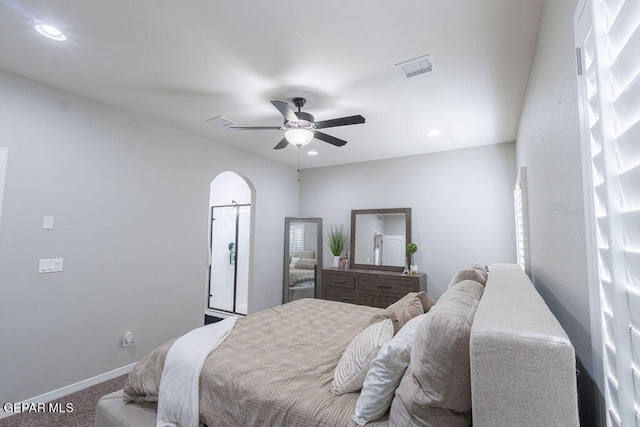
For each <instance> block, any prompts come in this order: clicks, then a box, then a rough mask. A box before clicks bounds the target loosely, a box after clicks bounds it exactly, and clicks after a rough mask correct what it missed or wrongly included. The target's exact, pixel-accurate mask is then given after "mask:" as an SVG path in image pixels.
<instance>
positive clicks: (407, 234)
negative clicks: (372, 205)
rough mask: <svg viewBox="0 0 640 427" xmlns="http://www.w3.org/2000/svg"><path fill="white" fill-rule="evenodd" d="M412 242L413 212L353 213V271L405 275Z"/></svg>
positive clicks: (358, 211) (368, 211)
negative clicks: (401, 273) (363, 270)
mask: <svg viewBox="0 0 640 427" xmlns="http://www.w3.org/2000/svg"><path fill="white" fill-rule="evenodd" d="M410 242H411V208H397V209H360V210H352V211H351V253H350V255H349V257H350V258H351V267H352V268H363V269H369V270H389V271H403V270H404V267H405V263H406V260H407V243H410Z"/></svg>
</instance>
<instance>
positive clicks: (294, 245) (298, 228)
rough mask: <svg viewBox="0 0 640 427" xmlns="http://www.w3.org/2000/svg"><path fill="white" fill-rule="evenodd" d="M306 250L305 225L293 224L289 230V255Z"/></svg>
mask: <svg viewBox="0 0 640 427" xmlns="http://www.w3.org/2000/svg"><path fill="white" fill-rule="evenodd" d="M302 250H304V224H291V227H290V228H289V253H290V254H292V255H293V254H294V253H296V252H298V251H302Z"/></svg>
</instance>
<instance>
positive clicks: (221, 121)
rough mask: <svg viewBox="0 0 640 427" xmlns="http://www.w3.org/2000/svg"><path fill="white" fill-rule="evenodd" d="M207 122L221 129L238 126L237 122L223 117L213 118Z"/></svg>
mask: <svg viewBox="0 0 640 427" xmlns="http://www.w3.org/2000/svg"><path fill="white" fill-rule="evenodd" d="M206 121H207V122H209V123H211V124H213V125H216V126H220V127H221V128H224V127H227V126H231V125H235V124H236V122H234V121H232V120H229V119H227V118H226V117H222V116H216V117H212V118H210V119H207V120H206Z"/></svg>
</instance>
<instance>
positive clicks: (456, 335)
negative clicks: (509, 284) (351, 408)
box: [389, 280, 484, 427]
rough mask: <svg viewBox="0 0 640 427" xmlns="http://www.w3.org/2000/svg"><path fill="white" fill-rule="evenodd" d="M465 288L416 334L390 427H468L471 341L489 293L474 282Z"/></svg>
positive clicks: (448, 295) (443, 301)
mask: <svg viewBox="0 0 640 427" xmlns="http://www.w3.org/2000/svg"><path fill="white" fill-rule="evenodd" d="M460 285H461V286H454V287H453V288H451V289H450V290H448V291H447V292H445V293H444V294H443V295H442V296H441V297H440V299H439V300H438V303H437V304H436V305H435V306H434V307H433V308H432V309H431V310H430V311H429V314H428V315H427V316H426V318H425V320H424V321H422V323H421V324H420V325H419V326H418V329H417V330H416V334H415V337H414V343H413V348H412V350H411V361H410V362H409V367H408V368H407V371H406V372H405V374H404V376H403V377H402V381H401V382H400V386H399V387H398V389H397V390H396V395H395V397H394V399H393V403H392V405H391V412H390V415H389V425H390V426H403V427H404V426H418V425H420V426H440V425H446V426H469V423H470V421H471V374H470V360H469V338H470V333H471V324H472V323H473V318H474V316H475V313H476V309H477V307H478V303H479V302H480V297H481V296H482V293H483V291H484V287H483V286H482V285H480V284H479V283H476V282H475V281H471V280H469V281H463V282H462V283H461V284H460Z"/></svg>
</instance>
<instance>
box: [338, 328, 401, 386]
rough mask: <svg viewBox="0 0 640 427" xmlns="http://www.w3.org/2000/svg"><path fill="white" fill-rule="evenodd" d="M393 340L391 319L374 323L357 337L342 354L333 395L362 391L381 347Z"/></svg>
mask: <svg viewBox="0 0 640 427" xmlns="http://www.w3.org/2000/svg"><path fill="white" fill-rule="evenodd" d="M391 338H393V322H392V321H391V319H385V320H383V321H382V322H378V323H374V324H373V325H370V326H368V327H367V328H365V329H364V330H363V331H362V332H360V333H359V334H358V335H356V336H355V337H354V338H353V339H352V340H351V342H350V343H349V345H348V346H347V349H346V350H345V351H344V353H342V357H341V358H340V361H339V362H338V366H336V370H335V373H334V375H333V384H331V394H333V395H334V396H340V395H341V394H345V393H351V392H354V391H358V390H360V389H361V388H362V383H363V381H364V377H365V376H366V375H367V371H368V370H369V363H370V362H371V361H372V360H373V359H375V357H376V356H377V355H378V351H379V350H380V347H382V346H383V345H384V344H385V343H386V342H388V341H390V340H391Z"/></svg>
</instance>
